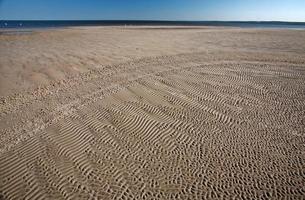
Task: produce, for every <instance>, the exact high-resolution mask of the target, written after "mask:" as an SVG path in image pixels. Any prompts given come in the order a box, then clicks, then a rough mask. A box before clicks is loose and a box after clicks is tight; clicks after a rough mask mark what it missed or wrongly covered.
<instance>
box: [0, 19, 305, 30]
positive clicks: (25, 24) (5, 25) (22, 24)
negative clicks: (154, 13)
mask: <svg viewBox="0 0 305 200" xmlns="http://www.w3.org/2000/svg"><path fill="white" fill-rule="evenodd" d="M124 25H134V26H137V25H138V26H141V25H147V26H162V25H164V26H180V25H183V26H227V27H241V28H243V27H244V28H286V29H287V28H288V29H305V22H238V21H232V22H223V21H126V20H107V21H105V20H98V21H92V20H91V21H5V20H0V28H1V29H24V28H60V27H73V26H124Z"/></svg>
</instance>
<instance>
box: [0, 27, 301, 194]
mask: <svg viewBox="0 0 305 200" xmlns="http://www.w3.org/2000/svg"><path fill="white" fill-rule="evenodd" d="M304 197H305V30H292V29H291V30H288V29H255V28H251V29H247V28H221V27H149V26H143V27H74V28H62V29H45V30H32V31H26V32H19V33H18V32H14V31H8V30H6V31H2V32H1V33H0V200H2V199H4V200H15V199H16V200H20V199H41V200H44V199H84V200H85V199H101V200H104V199H181V200H185V199H198V200H199V199H304Z"/></svg>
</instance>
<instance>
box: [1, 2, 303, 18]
mask: <svg viewBox="0 0 305 200" xmlns="http://www.w3.org/2000/svg"><path fill="white" fill-rule="evenodd" d="M8 19H11V20H14V19H16V20H29V19H36V20H48V19H49V20H52V19H53V20H90V19H96V20H117V19H123V20H224V21H233V20H239V21H248V20H251V21H302V22H305V0H0V20H8Z"/></svg>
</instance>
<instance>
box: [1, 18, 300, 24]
mask: <svg viewBox="0 0 305 200" xmlns="http://www.w3.org/2000/svg"><path fill="white" fill-rule="evenodd" d="M0 21H131V22H132V21H140V22H146V21H147V22H257V23H261V22H263V23H264V22H277V23H305V21H282V20H159V19H158V20H155V19H153V20H150V19H0Z"/></svg>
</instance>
